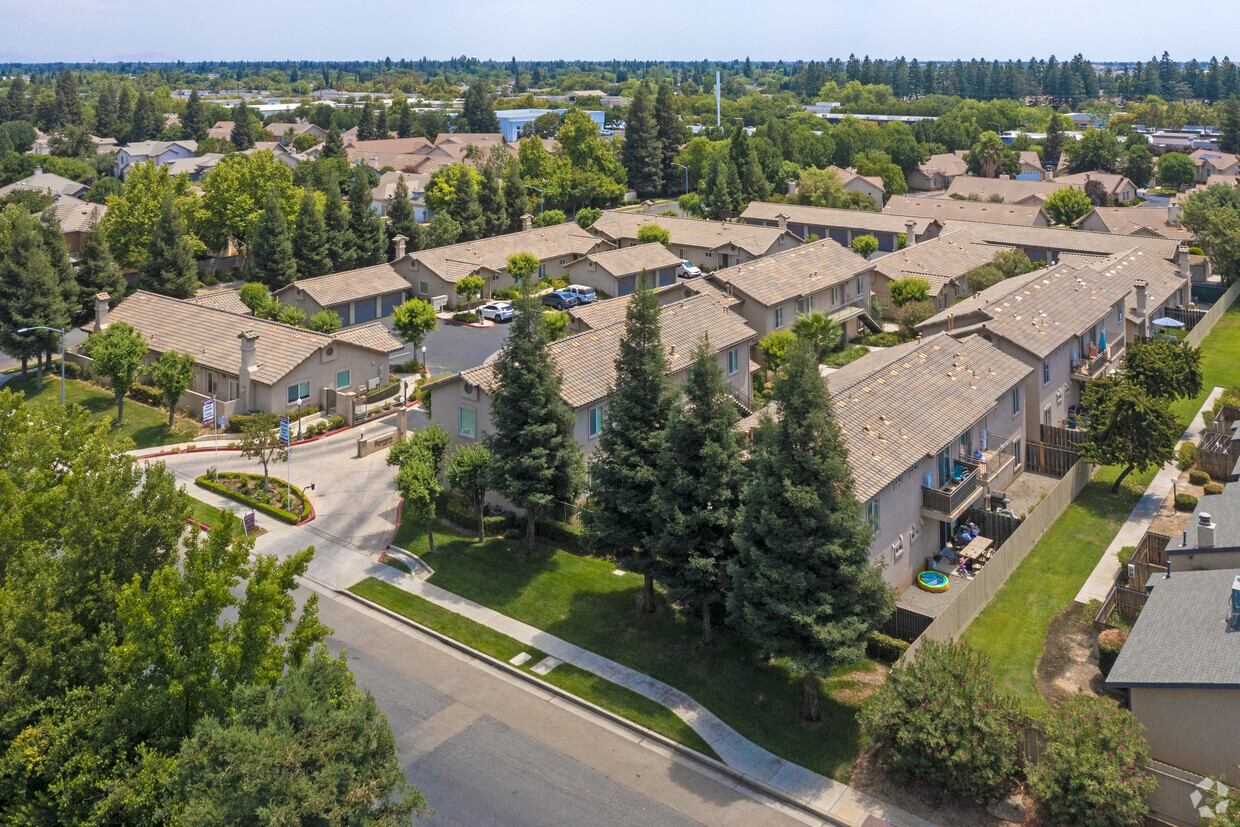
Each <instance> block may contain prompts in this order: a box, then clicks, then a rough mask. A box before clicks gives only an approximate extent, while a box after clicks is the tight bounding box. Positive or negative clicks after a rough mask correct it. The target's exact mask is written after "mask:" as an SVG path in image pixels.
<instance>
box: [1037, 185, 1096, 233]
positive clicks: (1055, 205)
mask: <svg viewBox="0 0 1240 827" xmlns="http://www.w3.org/2000/svg"><path fill="white" fill-rule="evenodd" d="M1092 207H1093V204H1092V203H1091V202H1090V200H1089V196H1088V195H1086V194H1085V193H1083V192H1081V191H1080V190H1078V189H1076V188H1075V187H1060V188H1059V189H1057V190H1055V191H1054V192H1052V193H1051V194H1050V195H1048V196H1046V200H1045V201H1044V202H1042V208H1043V209H1045V210H1046V212H1047V214H1049V215H1050V217H1051V218H1052V219H1054V221H1055V223H1056V224H1063V225H1065V226H1066V225H1071V224H1074V223H1076V220H1077V219H1078V218H1080V217H1081V216H1083V215H1084V214H1085V213H1087V212H1089V211H1090V209H1091V208H1092Z"/></svg>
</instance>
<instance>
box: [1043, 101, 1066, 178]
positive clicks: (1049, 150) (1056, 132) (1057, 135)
mask: <svg viewBox="0 0 1240 827" xmlns="http://www.w3.org/2000/svg"><path fill="white" fill-rule="evenodd" d="M1062 154H1063V130H1062V129H1060V127H1059V115H1057V114H1056V113H1055V110H1054V109H1052V110H1051V119H1050V123H1048V124H1047V126H1046V137H1045V138H1044V139H1043V140H1042V159H1043V160H1044V161H1045V162H1046V163H1048V164H1051V165H1052V166H1058V164H1059V156H1060V155H1062Z"/></svg>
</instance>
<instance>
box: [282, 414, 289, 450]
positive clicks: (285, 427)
mask: <svg viewBox="0 0 1240 827" xmlns="http://www.w3.org/2000/svg"><path fill="white" fill-rule="evenodd" d="M280 444H281V445H288V417H287V416H282V417H280Z"/></svg>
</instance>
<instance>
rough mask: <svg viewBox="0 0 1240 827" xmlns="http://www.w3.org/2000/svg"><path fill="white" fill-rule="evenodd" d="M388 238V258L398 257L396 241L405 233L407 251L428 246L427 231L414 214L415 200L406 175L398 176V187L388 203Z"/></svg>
mask: <svg viewBox="0 0 1240 827" xmlns="http://www.w3.org/2000/svg"><path fill="white" fill-rule="evenodd" d="M384 230H385V232H386V233H387V240H388V258H389V259H395V258H396V242H395V241H394V239H395V238H396V236H398V235H403V236H404V237H405V238H406V239H407V241H406V242H405V251H406V252H410V253H411V252H415V251H417V250H421V249H422V248H423V247H425V246H426V241H425V239H424V238H423V235H424V233H425V231H424V230H423V229H422V225H421V224H419V223H418V222H417V219H416V218H414V215H413V202H412V201H410V200H409V187H407V186H406V185H405V176H403V175H401V176H398V177H397V179H396V189H395V190H393V191H392V197H391V198H390V199H389V200H388V205H387V224H386V225H385V227H384Z"/></svg>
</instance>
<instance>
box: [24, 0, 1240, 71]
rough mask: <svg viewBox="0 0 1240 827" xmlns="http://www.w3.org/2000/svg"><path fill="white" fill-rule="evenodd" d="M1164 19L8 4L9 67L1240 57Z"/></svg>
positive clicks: (838, 3) (584, 7)
mask: <svg viewBox="0 0 1240 827" xmlns="http://www.w3.org/2000/svg"><path fill="white" fill-rule="evenodd" d="M617 10H619V12H621V13H620V14H617V13H616V12H617ZM1168 16H1171V17H1175V14H1174V13H1172V12H1170V11H1169V9H1168V7H1167V5H1166V4H1165V3H1164V2H1152V1H1151V0H1122V1H1119V0H1037V1H1036V2H1029V3H1022V4H1016V3H1012V2H1011V0H986V1H985V2H983V0H866V2H861V1H860V0H757V1H756V2H755V0H709V1H708V0H658V2H655V1H653V0H629V1H628V2H622V3H606V2H597V1H596V2H591V1H590V0H515V2H503V1H502V0H433V2H431V1H430V0H405V2H398V0H367V2H351V0H299V2H295V3H287V2H282V3H274V2H271V0H213V2H211V3H187V2H178V1H177V0H123V2H122V0H52V1H51V2H35V3H32V2H29V0H0V61H12V60H27V61H57V60H65V61H90V60H99V61H107V60H116V59H118V58H120V59H141V58H146V59H181V60H187V61H196V60H288V59H312V60H345V59H381V58H384V57H391V58H393V59H400V58H410V59H417V58H420V57H429V58H446V57H452V56H454V55H468V56H470V57H478V58H482V59H487V58H493V59H499V60H507V59H509V58H511V57H513V56H514V55H515V56H516V57H518V58H519V59H524V60H554V59H566V60H572V59H611V58H617V59H639V60H700V59H714V60H725V59H732V58H744V57H746V56H748V57H750V58H752V59H754V60H780V59H783V60H810V59H823V58H829V57H837V56H838V57H843V58H846V57H848V55H849V54H850V53H856V54H857V55H858V56H864V55H866V54H869V55H870V56H872V57H886V58H890V57H898V56H900V55H904V56H906V57H908V58H910V59H911V58H913V57H917V58H920V59H922V60H927V59H933V60H943V59H955V58H957V57H961V58H970V57H985V58H987V59H992V58H997V59H999V60H1004V59H1008V58H1022V59H1027V58H1029V57H1030V56H1033V55H1037V56H1038V57H1046V56H1049V55H1051V54H1054V55H1056V56H1057V57H1059V58H1065V57H1068V58H1070V57H1071V56H1072V55H1074V54H1076V53H1077V52H1080V53H1082V54H1084V55H1085V56H1086V57H1087V58H1089V59H1091V60H1095V61H1101V60H1115V61H1122V60H1148V59H1149V57H1150V56H1151V55H1161V54H1162V52H1163V51H1164V50H1166V51H1168V52H1170V53H1171V56H1172V57H1173V58H1175V59H1177V60H1185V61H1186V60H1189V59H1190V58H1193V57H1196V58H1198V59H1202V60H1208V59H1209V58H1210V57H1211V56H1217V57H1219V58H1220V59H1221V58H1222V57H1223V56H1224V55H1225V54H1228V50H1229V49H1231V50H1233V51H1235V52H1236V55H1234V56H1235V57H1240V43H1238V42H1237V41H1238V38H1237V35H1240V15H1228V14H1213V13H1211V14H1209V15H1208V17H1209V20H1210V25H1209V26H1208V27H1199V26H1192V25H1187V22H1186V21H1182V24H1178V25H1175V26H1173V27H1171V28H1170V29H1167V28H1166V27H1164V26H1160V25H1158V21H1161V20H1164V19H1167V18H1168Z"/></svg>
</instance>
